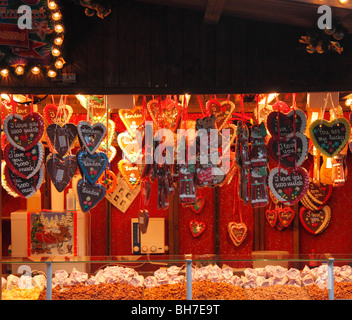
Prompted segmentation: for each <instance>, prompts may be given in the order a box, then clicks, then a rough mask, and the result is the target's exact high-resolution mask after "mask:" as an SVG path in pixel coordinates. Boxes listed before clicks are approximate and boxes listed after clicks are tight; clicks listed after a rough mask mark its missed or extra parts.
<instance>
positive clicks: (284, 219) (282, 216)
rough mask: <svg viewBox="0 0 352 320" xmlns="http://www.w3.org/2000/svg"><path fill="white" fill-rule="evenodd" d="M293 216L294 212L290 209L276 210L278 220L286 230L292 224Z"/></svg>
mask: <svg viewBox="0 0 352 320" xmlns="http://www.w3.org/2000/svg"><path fill="white" fill-rule="evenodd" d="M294 216H295V212H294V211H293V209H292V208H290V207H285V208H281V209H280V210H278V213H277V217H278V219H279V220H280V222H281V224H282V225H283V226H284V227H285V228H287V227H288V226H289V225H290V223H291V222H292V220H293V218H294Z"/></svg>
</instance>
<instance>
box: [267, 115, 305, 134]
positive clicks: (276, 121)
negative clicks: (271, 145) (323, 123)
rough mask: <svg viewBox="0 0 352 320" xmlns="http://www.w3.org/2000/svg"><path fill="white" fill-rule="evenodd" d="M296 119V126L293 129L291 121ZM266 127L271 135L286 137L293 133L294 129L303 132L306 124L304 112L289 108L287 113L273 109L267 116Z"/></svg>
mask: <svg viewBox="0 0 352 320" xmlns="http://www.w3.org/2000/svg"><path fill="white" fill-rule="evenodd" d="M294 118H295V119H296V127H295V130H294V126H293V121H294ZM266 123H267V128H268V130H269V132H270V134H271V135H272V136H278V135H279V133H280V137H286V136H287V135H289V134H291V133H294V131H295V132H296V133H297V132H300V133H304V131H305V130H306V126H307V117H306V115H305V113H304V112H303V111H301V110H299V109H295V110H291V111H290V112H289V113H287V114H284V113H282V112H278V111H273V112H270V113H269V115H268V118H267V122H266Z"/></svg>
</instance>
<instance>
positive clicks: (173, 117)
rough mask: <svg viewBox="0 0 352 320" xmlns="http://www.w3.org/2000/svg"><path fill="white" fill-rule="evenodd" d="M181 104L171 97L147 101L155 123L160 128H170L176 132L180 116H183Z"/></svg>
mask: <svg viewBox="0 0 352 320" xmlns="http://www.w3.org/2000/svg"><path fill="white" fill-rule="evenodd" d="M181 109H182V108H181V106H180V105H179V104H178V103H177V101H174V100H172V99H170V98H167V99H166V100H163V101H161V103H159V101H158V100H156V99H153V100H150V101H149V102H148V103H147V110H148V113H149V114H150V117H151V118H152V120H153V122H154V124H155V125H156V126H157V127H158V128H159V129H160V128H168V129H170V130H171V131H173V132H176V130H177V128H178V125H179V122H180V117H181Z"/></svg>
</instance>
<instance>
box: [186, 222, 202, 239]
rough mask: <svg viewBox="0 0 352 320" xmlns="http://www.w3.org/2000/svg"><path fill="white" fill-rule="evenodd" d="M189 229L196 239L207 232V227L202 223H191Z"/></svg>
mask: <svg viewBox="0 0 352 320" xmlns="http://www.w3.org/2000/svg"><path fill="white" fill-rule="evenodd" d="M189 227H190V229H191V232H192V235H193V237H195V238H196V237H199V236H200V235H201V234H202V233H203V232H204V231H205V228H206V225H205V223H204V222H202V221H197V220H192V221H191V222H190V223H189Z"/></svg>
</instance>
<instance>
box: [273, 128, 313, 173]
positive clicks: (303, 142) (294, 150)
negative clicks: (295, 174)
mask: <svg viewBox="0 0 352 320" xmlns="http://www.w3.org/2000/svg"><path fill="white" fill-rule="evenodd" d="M308 145H309V140H308V138H307V137H306V136H305V135H304V134H302V133H299V132H296V134H294V133H290V134H288V135H287V136H286V137H284V138H278V137H275V136H272V137H271V138H270V140H269V142H268V152H269V155H270V157H271V158H272V159H273V160H274V161H275V162H276V163H277V164H279V162H280V165H281V166H282V167H284V168H294V167H295V165H297V166H300V165H301V164H302V163H303V162H304V160H305V159H306V157H307V153H308ZM279 150H280V161H279Z"/></svg>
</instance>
